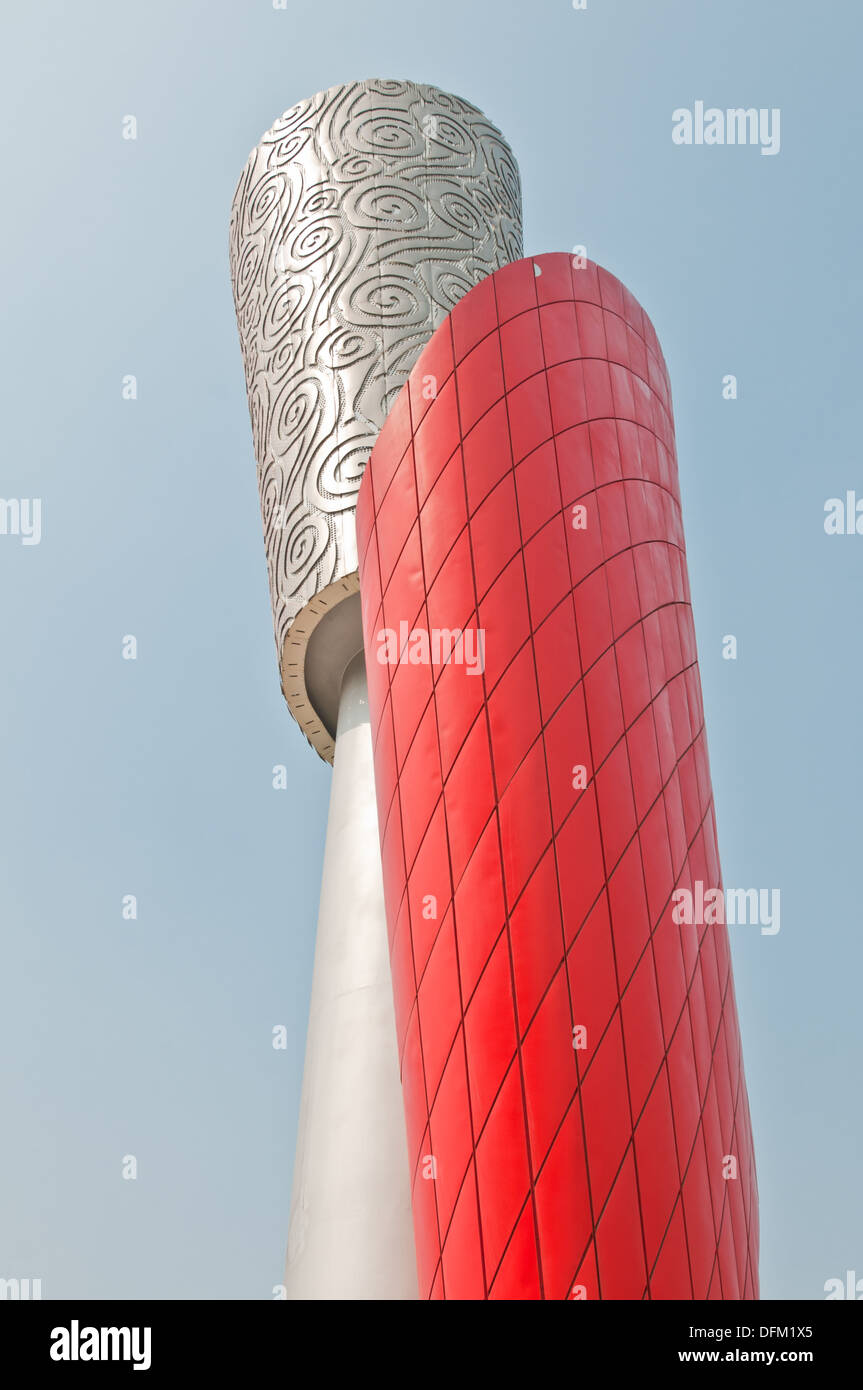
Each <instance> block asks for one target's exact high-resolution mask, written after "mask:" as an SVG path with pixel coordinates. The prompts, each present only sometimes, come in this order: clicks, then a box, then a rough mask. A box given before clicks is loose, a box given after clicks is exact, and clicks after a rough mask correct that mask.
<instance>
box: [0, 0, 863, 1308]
mask: <svg viewBox="0 0 863 1390" xmlns="http://www.w3.org/2000/svg"><path fill="white" fill-rule="evenodd" d="M2 30H3V33H2V38H3V42H2V45H0V102H2V105H3V108H4V109H3V113H2V121H0V130H2V139H3V154H2V167H3V183H4V193H5V195H6V209H7V212H6V216H5V218H4V219H3V225H2V232H0V236H2V239H3V251H2V266H3V271H4V273H3V282H4V284H3V288H4V301H5V305H6V312H5V314H4V315H3V321H2V324H0V357H2V363H0V366H2V381H3V385H4V409H3V411H2V413H0V496H2V497H4V498H10V497H24V498H33V497H38V498H41V499H42V539H41V542H40V544H39V545H34V546H24V545H21V544H20V542H19V538H17V537H14V536H9V535H6V536H0V594H2V603H0V650H2V656H3V660H2V665H0V720H2V725H0V727H2V730H3V736H2V767H0V774H2V784H0V785H2V791H0V952H2V973H0V1048H2V1056H3V1061H4V1065H3V1068H2V1080H0V1107H2V1113H3V1116H4V1141H3V1144H2V1146H0V1276H3V1277H15V1276H17V1277H19V1278H23V1277H31V1278H41V1279H42V1286H43V1296H44V1297H47V1298H60V1297H72V1296H75V1297H77V1296H81V1297H118V1298H136V1297H157V1298H187V1297H198V1298H201V1297H203V1298H210V1297H212V1298H217V1297H221V1298H268V1297H270V1296H271V1290H272V1286H273V1285H274V1284H276V1283H278V1282H280V1280H281V1271H282V1265H283V1252H284V1241H285V1236H286V1229H287V1217H288V1206H289V1195H290V1176H291V1165H292V1159H293V1146H294V1138H295V1130H296V1115H297V1106H298V1101H299V1086H300V1079H301V1072H302V1057H303V1041H304V1034H305V1021H306V1011H307V1007H308V995H309V987H310V977H311V962H312V950H313V940H314V927H315V913H316V903H317V894H318V887H319V874H320V866H321V860H322V853H323V834H324V826H325V817H326V804H327V796H328V785H329V777H330V771H329V769H328V768H327V767H326V766H324V764H322V763H320V762H319V761H318V759H317V758H316V757H315V755H314V754H313V753H311V751H310V750H309V748H308V747H307V745H306V744H305V741H304V740H303V738H302V737H301V735H300V734H299V732H298V730H297V729H296V728H295V726H294V725H293V723H292V721H291V719H290V717H289V715H288V713H287V711H286V709H285V707H284V704H283V701H282V698H281V695H280V692H279V683H278V672H277V662H276V656H275V649H274V643H273V637H272V626H271V619H270V609H269V598H268V593H267V579H266V569H265V564H264V550H263V543H262V538H261V523H260V515H259V510H258V501H257V493H256V486H255V470H254V460H253V455H252V446H251V433H250V427H249V420H248V414H247V411H246V403H245V392H244V384H243V372H242V364H241V360H240V352H239V345H238V341H237V333H236V326H235V323H234V318H233V306H232V302H231V292H230V281H229V275H228V264H227V233H228V214H229V206H230V200H231V195H232V193H233V189H234V186H235V183H236V180H237V178H238V177H239V174H240V171H241V169H242V167H243V164H244V162H245V159H246V157H247V155H248V152H249V150H250V149H251V148H252V146H253V145H254V144H255V143H256V142H257V140H258V138H259V137H260V135H261V134H262V132H263V131H264V130H265V129H266V128H267V127H268V126H269V125H270V124H271V123H272V122H273V120H274V119H275V118H276V117H277V116H278V115H279V114H280V113H281V112H282V111H283V110H285V109H286V108H287V107H289V106H291V105H293V104H294V103H295V102H296V101H298V100H300V99H302V98H303V97H307V96H310V95H311V94H312V93H314V92H316V91H318V90H319V89H321V88H323V87H328V86H331V85H333V84H334V83H337V82H342V81H347V80H349V79H352V78H362V77H370V76H381V77H410V78H413V79H414V80H417V81H426V82H432V83H434V84H436V85H438V86H440V87H443V88H445V89H448V90H451V91H454V92H457V93H459V94H460V95H462V96H465V97H467V98H468V99H469V100H471V101H473V102H474V103H475V104H476V105H478V106H480V107H481V108H482V109H483V110H484V111H485V112H486V113H487V115H488V116H490V117H491V119H492V120H494V121H495V122H496V123H497V124H498V125H499V126H500V127H501V129H502V130H503V132H504V133H505V135H506V136H507V138H508V139H509V141H510V143H511V144H512V146H513V148H514V150H515V153H516V156H517V158H518V160H519V163H520V166H521V172H522V181H523V190H524V199H525V249H526V252H527V253H528V254H537V253H540V252H543V251H551V250H561V249H569V248H571V247H572V246H574V245H576V244H584V245H586V247H587V250H588V254H589V255H590V256H591V257H592V258H593V259H595V260H597V261H599V262H600V263H601V264H603V265H605V266H607V267H608V268H609V269H610V270H611V271H613V272H614V273H615V274H616V275H618V276H619V277H620V278H621V279H622V280H623V281H624V282H625V283H626V284H627V285H628V286H629V288H630V289H631V290H632V291H633V293H634V294H635V295H636V296H637V297H638V298H639V300H640V301H641V302H642V304H643V305H644V307H645V308H646V310H647V311H648V313H649V314H650V315H651V317H652V319H653V322H654V324H655V326H656V329H657V332H658V334H659V337H660V341H661V343H662V346H663V349H664V352H665V355H666V358H667V361H668V365H669V370H670V374H671V380H672V386H673V390H674V403H675V415H676V423H677V435H678V452H679V457H680V469H681V483H682V492H683V503H684V521H685V527H686V536H687V546H688V553H689V566H690V578H691V584H692V593H693V605H694V612H695V622H696V630H697V636H698V645H699V657H700V661H701V670H702V681H703V687H704V699H705V708H706V715H707V728H708V736H709V746H710V753H711V764H712V771H713V781H714V790H715V794H716V802H717V816H718V824H719V834H720V847H721V852H722V862H723V871H724V876H725V881H726V884H727V885H729V886H740V887H753V886H758V887H764V888H776V887H778V888H779V889H780V890H781V895H782V918H781V921H782V925H781V931H780V932H779V934H778V935H776V936H765V935H761V934H760V933H759V932H758V930H757V928H753V927H737V928H732V946H733V954H734V967H735V978H736V988H737V995H738V1004H739V1011H740V1018H741V1028H742V1034H743V1044H744V1056H745V1062H746V1072H747V1080H748V1085H749V1091H750V1102H751V1108H752V1116H753V1125H754V1132H755V1143H756V1154H757V1160H758V1172H759V1185H760V1192H761V1225H762V1293H763V1295H764V1296H766V1297H779V1298H785V1297H800V1298H815V1299H817V1298H820V1297H823V1292H824V1283H825V1281H826V1280H827V1279H829V1278H835V1277H838V1278H844V1276H845V1272H846V1270H848V1269H858V1270H859V1271H860V1273H861V1274H863V1209H861V1203H860V1201H859V1195H858V1194H859V1178H860V1167H861V1151H863V1118H861V1110H860V1104H859V1086H858V1084H857V1079H856V1072H857V1058H858V1056H859V993H860V978H861V973H863V947H861V931H860V921H859V906H858V898H859V893H858V884H857V879H856V869H857V867H858V862H859V853H860V848H859V847H860V839H861V835H860V832H861V814H860V781H861V776H863V762H861V755H860V744H859V738H858V731H859V708H860V699H859V691H860V683H861V676H863V670H861V655H860V609H861V599H863V592H861V588H863V586H861V564H863V537H860V536H828V535H826V534H825V531H824V525H823V520H824V504H825V502H826V500H827V499H828V498H831V497H837V496H838V497H841V496H843V495H844V493H845V491H846V489H856V490H857V492H858V495H859V496H860V497H861V498H863V466H861V451H860V429H859V381H860V376H861V367H863V361H861V356H863V354H861V343H860V332H859V324H860V318H861V260H860V254H859V221H860V206H859V189H858V184H859V179H858V177H857V174H856V162H857V154H858V152H859V148H860V141H861V112H860V106H859V102H858V99H857V92H858V89H859V52H860V45H861V39H863V22H861V17H860V13H859V7H857V6H855V5H854V4H853V3H851V0H846V2H845V3H839V0H834V3H833V4H831V5H829V6H821V7H819V6H815V5H812V4H811V3H808V0H785V3H783V4H782V5H781V6H780V5H777V4H775V3H772V0H770V2H768V0H723V3H722V4H718V3H706V0H705V2H704V3H697V4H693V3H692V0H654V3H652V4H649V5H647V4H644V2H643V0H588V4H587V9H586V10H584V11H574V10H573V8H572V5H571V3H570V0H540V3H537V4H534V5H532V6H527V5H523V4H518V3H514V0H471V4H470V5H465V4H464V3H463V0H458V3H456V2H455V0H436V3H435V4H434V5H433V6H425V5H420V4H418V3H416V0H410V2H409V3H408V2H406V0H364V3H363V4H361V5H360V4H356V3H344V0H314V3H312V2H311V0H310V2H309V3H305V2H304V0H297V2H296V3H294V2H293V0H288V7H287V9H286V10H284V11H282V10H275V9H274V8H273V6H272V0H242V3H241V0H234V2H233V3H229V2H228V0H210V3H205V0H151V3H148V4H147V5H141V4H133V3H131V0H111V2H110V3H109V0H90V3H86V4H84V5H79V6H74V7H70V6H68V5H63V4H62V3H58V2H57V0H44V3H40V4H39V5H38V6H36V5H30V6H17V7H15V8H14V9H12V10H8V11H7V13H6V14H5V15H4V17H3V20H2ZM699 100H703V101H704V103H705V105H707V106H710V105H715V106H717V107H721V108H726V107H736V106H755V107H757V108H762V107H764V108H770V109H772V108H779V109H780V110H781V149H780V151H779V153H778V154H777V155H776V156H774V157H770V158H765V157H763V156H762V155H761V154H760V151H759V150H758V148H755V147H729V146H712V147H708V146H701V147H696V146H680V145H677V144H675V143H674V142H673V141H672V138H671V133H672V112H673V111H674V110H675V109H678V108H681V107H694V103H695V102H696V101H699ZM128 114H133V115H135V116H136V118H137V121H138V139H137V140H136V141H128V140H124V139H123V138H122V121H123V117H124V116H125V115H128ZM127 373H133V374H134V375H135V376H136V377H137V381H138V397H137V399H136V400H135V401H124V400H123V399H122V396H121V384H122V378H123V376H124V375H125V374H127ZM727 373H733V374H735V375H736V376H737V378H738V382H739V397H738V399H737V400H736V401H725V400H723V398H722V389H721V388H722V378H723V376H724V375H725V374H727ZM729 633H731V634H734V635H735V636H736V637H737V639H738V644H739V650H738V659H737V660H736V661H734V662H731V661H724V660H723V659H722V654H721V651H722V639H723V637H724V636H725V635H726V634H729ZM126 634H134V635H135V636H136V638H137V641H138V658H137V660H136V661H124V660H123V659H122V654H121V645H122V639H123V637H124V636H125V635H126ZM275 763H284V764H286V765H287V767H288V773H289V783H290V786H289V790H288V791H281V792H277V791H274V790H273V788H272V777H271V769H272V767H273V765H274V764H275ZM130 893H133V894H135V895H136V896H137V898H138V917H137V920H136V921H124V920H123V917H122V911H121V901H122V898H123V895H124V894H130ZM280 1023H284V1024H285V1025H286V1026H287V1028H288V1030H289V1047H288V1049H287V1050H286V1051H274V1050H273V1048H272V1046H271V1033H272V1028H273V1026H274V1025H276V1024H280ZM127 1154H133V1155H135V1157H136V1158H137V1161H138V1177H137V1179H136V1180H135V1181H134V1182H130V1181H124V1180H123V1178H122V1164H123V1158H124V1155H127Z"/></svg>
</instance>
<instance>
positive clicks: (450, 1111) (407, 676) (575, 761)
mask: <svg viewBox="0 0 863 1390" xmlns="http://www.w3.org/2000/svg"><path fill="white" fill-rule="evenodd" d="M579 265H583V263H579V262H574V261H573V259H572V258H571V257H569V256H567V255H562V254H560V255H546V256H541V257H539V258H538V259H536V260H531V259H527V260H522V261H518V262H516V263H515V264H512V265H508V266H506V267H505V268H504V269H502V270H499V271H497V272H496V273H495V274H493V275H491V276H489V277H488V278H487V279H486V280H484V281H483V282H482V283H481V284H479V285H478V286H477V287H476V288H474V289H473V290H471V291H470V292H469V293H468V294H467V295H466V296H465V298H464V299H462V300H461V302H460V303H459V304H458V305H457V306H456V308H455V309H454V310H453V312H452V313H451V314H450V316H449V317H448V318H447V320H446V321H445V322H444V323H443V324H442V325H441V326H440V327H439V328H438V329H437V331H436V332H435V334H434V336H433V337H432V338H431V340H430V342H429V343H428V345H427V347H426V349H425V350H424V352H423V354H422V356H421V357H420V359H419V361H418V362H417V364H416V366H415V368H414V370H413V371H412V373H411V376H410V379H409V381H408V383H407V385H406V386H405V387H404V389H403V391H402V392H401V395H400V396H399V398H398V399H397V401H396V404H395V406H394V407H393V409H392V411H391V412H390V415H389V417H388V418H387V421H386V423H385V425H384V427H383V430H382V432H381V434H380V437H379V439H378V442H377V444H376V446H375V448H374V450H373V452H372V455H371V460H370V462H369V465H368V467H367V470H366V473H365V476H364V478H363V482H362V486H361V490H360V498H359V507H358V517H357V521H358V544H359V557H360V576H361V596H362V607H363V626H364V640H365V650H366V667H367V671H368V679H369V700H370V706H371V716H372V731H373V736H374V750H375V751H374V756H375V778H376V788H377V798H378V813H379V824H380V831H381V845H382V854H383V866H384V884H385V892H386V900H387V920H388V929H389V938H390V953H391V963H392V973H393V989H394V996H395V1008H396V1023H397V1031H398V1046H399V1056H400V1065H401V1075H402V1085H403V1091H404V1101H405V1112H406V1122H407V1131H408V1146H409V1157H410V1164H411V1172H412V1184H413V1209H414V1226H415V1233H416V1244H417V1259H418V1266H419V1279H420V1294H421V1296H422V1297H429V1298H518V1299H538V1298H550V1299H566V1298H578V1297H587V1298H591V1299H592V1298H611V1299H643V1298H660V1299H662V1298H665V1299H669V1298H684V1299H689V1298H695V1299H704V1298H726V1299H729V1298H730V1299H736V1298H755V1297H757V1296H758V1276H757V1269H758V1215H757V1191H756V1180H755V1167H754V1159H753V1151H752V1137H751V1129H750V1119H749V1109H748V1102H747V1096H746V1087H745V1082H744V1078H743V1068H742V1060H741V1049H740V1036H739V1032H738V1024H737V1012H736V1006H735V1001H734V989H733V984H732V978H731V969H730V959H729V946H728V938H727V932H726V929H725V927H724V925H723V926H716V925H710V926H705V925H697V924H696V925H685V924H679V923H678V922H677V921H676V920H675V917H676V915H677V914H676V913H675V910H674V904H673V901H672V894H673V892H674V891H675V889H679V888H689V889H690V890H691V889H693V886H694V885H695V884H697V883H699V882H701V883H702V884H704V885H709V886H710V887H719V886H720V882H721V880H720V870H719V859H718V853H717V840H716V826H715V820H714V813H713V802H712V793H711V786H710V773H709V767H708V758H707V745H706V739H705V731H704V719H703V711H702V704H701V691H700V682H699V676H698V666H697V660H696V650H695V636H694V630H693V623H692V614H691V609H690V604H689V586H688V580H687V571H686V559H685V553H684V542H683V528H682V523H681V507H680V497H679V490H678V479H677V465H676V457H675V445H674V426H673V420H672V413H671V395H670V390H669V384H668V376H667V372H666V368H665V364H664V361H663V357H662V353H661V351H660V348H659V344H658V342H657V339H656V335H655V333H654V330H653V327H652V325H651V323H650V321H649V319H648V318H647V316H646V315H645V314H644V312H643V311H642V309H641V308H640V306H639V305H638V303H637V302H636V301H635V299H634V298H633V296H632V295H631V294H630V293H629V292H628V291H627V290H626V289H625V288H624V286H622V285H621V284H620V282H619V281H618V280H616V279H615V278H614V277H613V276H611V275H609V274H608V273H607V272H606V271H604V270H602V269H601V268H599V267H597V266H594V265H592V264H590V263H588V264H587V265H586V266H584V268H579Z"/></svg>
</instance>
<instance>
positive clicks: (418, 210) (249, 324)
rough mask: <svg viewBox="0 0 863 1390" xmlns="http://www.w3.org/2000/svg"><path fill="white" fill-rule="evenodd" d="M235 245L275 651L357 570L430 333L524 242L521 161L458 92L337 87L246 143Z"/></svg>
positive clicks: (394, 85)
mask: <svg viewBox="0 0 863 1390" xmlns="http://www.w3.org/2000/svg"><path fill="white" fill-rule="evenodd" d="M230 250H231V274H232V279H233V286H234V300H235V305H236V311H237V322H238V325H239V330H240V339H241V344H242V350H243V360H244V365H245V372H246V386H247V392H248V400H249V410H250V414H251V419H252V432H253V438H254V447H255V454H256V458H257V462H258V481H259V487H260V494H261V507H262V512H263V519H264V534H265V544H266V552H267V565H268V571H269V579H270V593H271V597H272V603H273V615H274V621H275V630H276V641H277V645H278V651H279V656H280V661H283V654H284V651H285V642H286V639H287V637H288V634H289V632H290V629H291V627H292V624H293V623H294V620H295V619H296V618H297V617H298V616H299V615H300V614H301V613H302V610H303V609H304V608H305V606H306V605H307V604H308V603H309V602H310V601H311V600H313V599H314V598H315V596H316V595H318V594H320V593H321V591H323V590H328V592H331V593H336V594H338V593H339V592H340V586H339V585H338V584H337V583H336V581H338V580H340V579H342V578H343V577H344V576H347V575H352V574H353V573H354V572H355V571H356V568H357V555H356V540H355V523H354V512H355V506H356V499H357V492H358V489H359V484H360V480H361V477H362V473H363V469H364V467H365V463H366V460H367V458H368V455H369V452H370V450H371V447H372V445H373V444H374V442H375V440H376V438H377V435H378V432H379V430H380V428H381V425H382V424H383V421H384V419H385V418H386V414H387V410H388V408H389V406H390V405H391V404H392V403H393V401H394V400H395V398H396V396H397V395H398V392H399V391H400V389H401V387H402V386H403V385H404V382H405V380H406V379H407V376H408V373H409V372H410V370H411V368H412V366H413V365H414V363H415V361H416V359H417V357H418V356H419V353H420V351H421V349H422V347H423V345H424V344H425V343H426V342H427V341H428V339H429V337H430V336H431V334H432V333H433V331H434V330H435V328H436V327H437V326H438V325H439V324H440V323H442V322H443V320H444V319H445V317H446V315H447V314H448V313H449V311H450V310H451V309H452V307H453V305H454V304H455V303H456V302H457V301H458V300H459V299H460V298H461V297H462V296H463V295H464V294H465V293H466V292H467V291H468V290H469V289H470V288H471V287H472V286H473V285H475V284H477V283H478V282H479V281H480V280H482V279H484V278H485V277H486V276H487V275H489V274H490V273H492V272H493V271H494V270H496V269H498V268H499V267H500V266H502V265H504V264H506V263H508V262H509V261H512V260H515V259H518V257H519V256H520V255H521V254H522V247H521V191H520V182H519V175H518V168H517V165H516V163H515V159H514V157H513V155H512V152H511V150H510V148H509V146H508V145H507V144H506V141H505V140H504V139H503V137H502V136H501V134H500V132H499V131H498V130H497V129H496V128H495V126H493V125H492V124H491V122H490V121H488V120H487V119H486V118H485V116H483V114H482V113H481V112H480V111H478V110H477V109H476V107H474V106H471V105H470V104H469V103H468V102H466V101H463V100H461V99H460V98H459V97H455V96H451V95H449V94H447V93H445V92H441V91H439V90H438V89H437V88H435V87H430V86H424V85H416V84H414V83H411V82H398V81H384V80H377V79H375V80H370V81H366V82H352V83H348V84H346V85H344V86H339V87H332V88H330V89H329V90H328V91H325V92H321V93H319V94H318V95H317V96H314V97H312V98H311V99H310V100H308V101H303V102H300V103H299V104H298V105H296V106H294V107H292V108H291V110H290V111H287V112H286V113H285V115H284V116H282V118H281V120H279V121H277V122H276V124H275V125H274V126H273V128H272V129H271V130H270V131H268V132H267V134H266V135H265V136H264V137H263V139H262V140H261V142H260V144H259V145H258V146H257V148H256V149H255V150H253V152H252V154H251V156H250V158H249V160H248V163H247V164H246V168H245V170H244V171H243V175H242V177H241V179H240V182H239V185H238V187H237V191H236V193H235V195H234V201H233V205H232V211H231V243H230ZM333 585H335V588H331V587H330V586H333ZM300 627H302V624H300ZM283 676H284V666H283ZM286 693H287V692H286ZM289 703H291V700H290V699H289ZM294 713H295V714H296V713H297V709H296V708H295V709H294ZM300 722H301V723H303V720H302V719H301V720H300ZM307 733H309V730H308V729H307ZM309 737H310V738H312V741H313V742H314V741H315V739H314V737H313V735H312V733H309Z"/></svg>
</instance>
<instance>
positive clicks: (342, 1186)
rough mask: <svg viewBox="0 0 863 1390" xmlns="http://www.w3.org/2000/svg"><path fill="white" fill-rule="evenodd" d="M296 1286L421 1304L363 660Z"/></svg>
mask: <svg viewBox="0 0 863 1390" xmlns="http://www.w3.org/2000/svg"><path fill="white" fill-rule="evenodd" d="M285 1284H286V1287H287V1295H288V1298H291V1299H334V1298H335V1299H413V1298H417V1297H418V1296H419V1295H418V1288H417V1274H416V1259H415V1254H414V1237H413V1224H412V1221H411V1206H410V1180H409V1174H408V1152H407V1138H406V1134H405V1120H404V1110H403V1106H402V1094H401V1083H400V1081H399V1074H398V1057H397V1049H396V1030H395V1017H394V1013H393V991H392V981H391V977H390V963H389V952H388V948H387V933H386V918H385V914H384V895H383V881H382V875H381V854H380V841H379V838H378V820H377V806H376V803H375V791H374V772H373V766H372V743H371V729H370V725H369V711H368V688H367V685H366V673H365V665H364V663H363V657H362V654H361V653H360V655H359V656H357V657H355V658H354V660H353V661H352V662H351V663H350V665H349V666H348V668H347V670H346V672H345V675H344V677H343V680H342V689H341V696H340V700H339V719H338V731H337V734H336V751H335V759H334V762H333V783H332V790H331V792H330V810H329V818H328V821H327V841H326V848H325V850H324V871H323V880H322V884H321V903H320V910H319V916H318V932H317V940H316V945H315V965H314V975H313V978H312V995H311V1005H310V1010H309V1028H308V1035H307V1038H306V1059H305V1068H304V1071H303V1089H302V1099H301V1102H300V1120H299V1131H298V1134H297V1151H296V1160H295V1167H294V1183H293V1192H292V1198H291V1222H290V1230H289V1235H288V1258H287V1268H286V1273H285Z"/></svg>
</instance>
